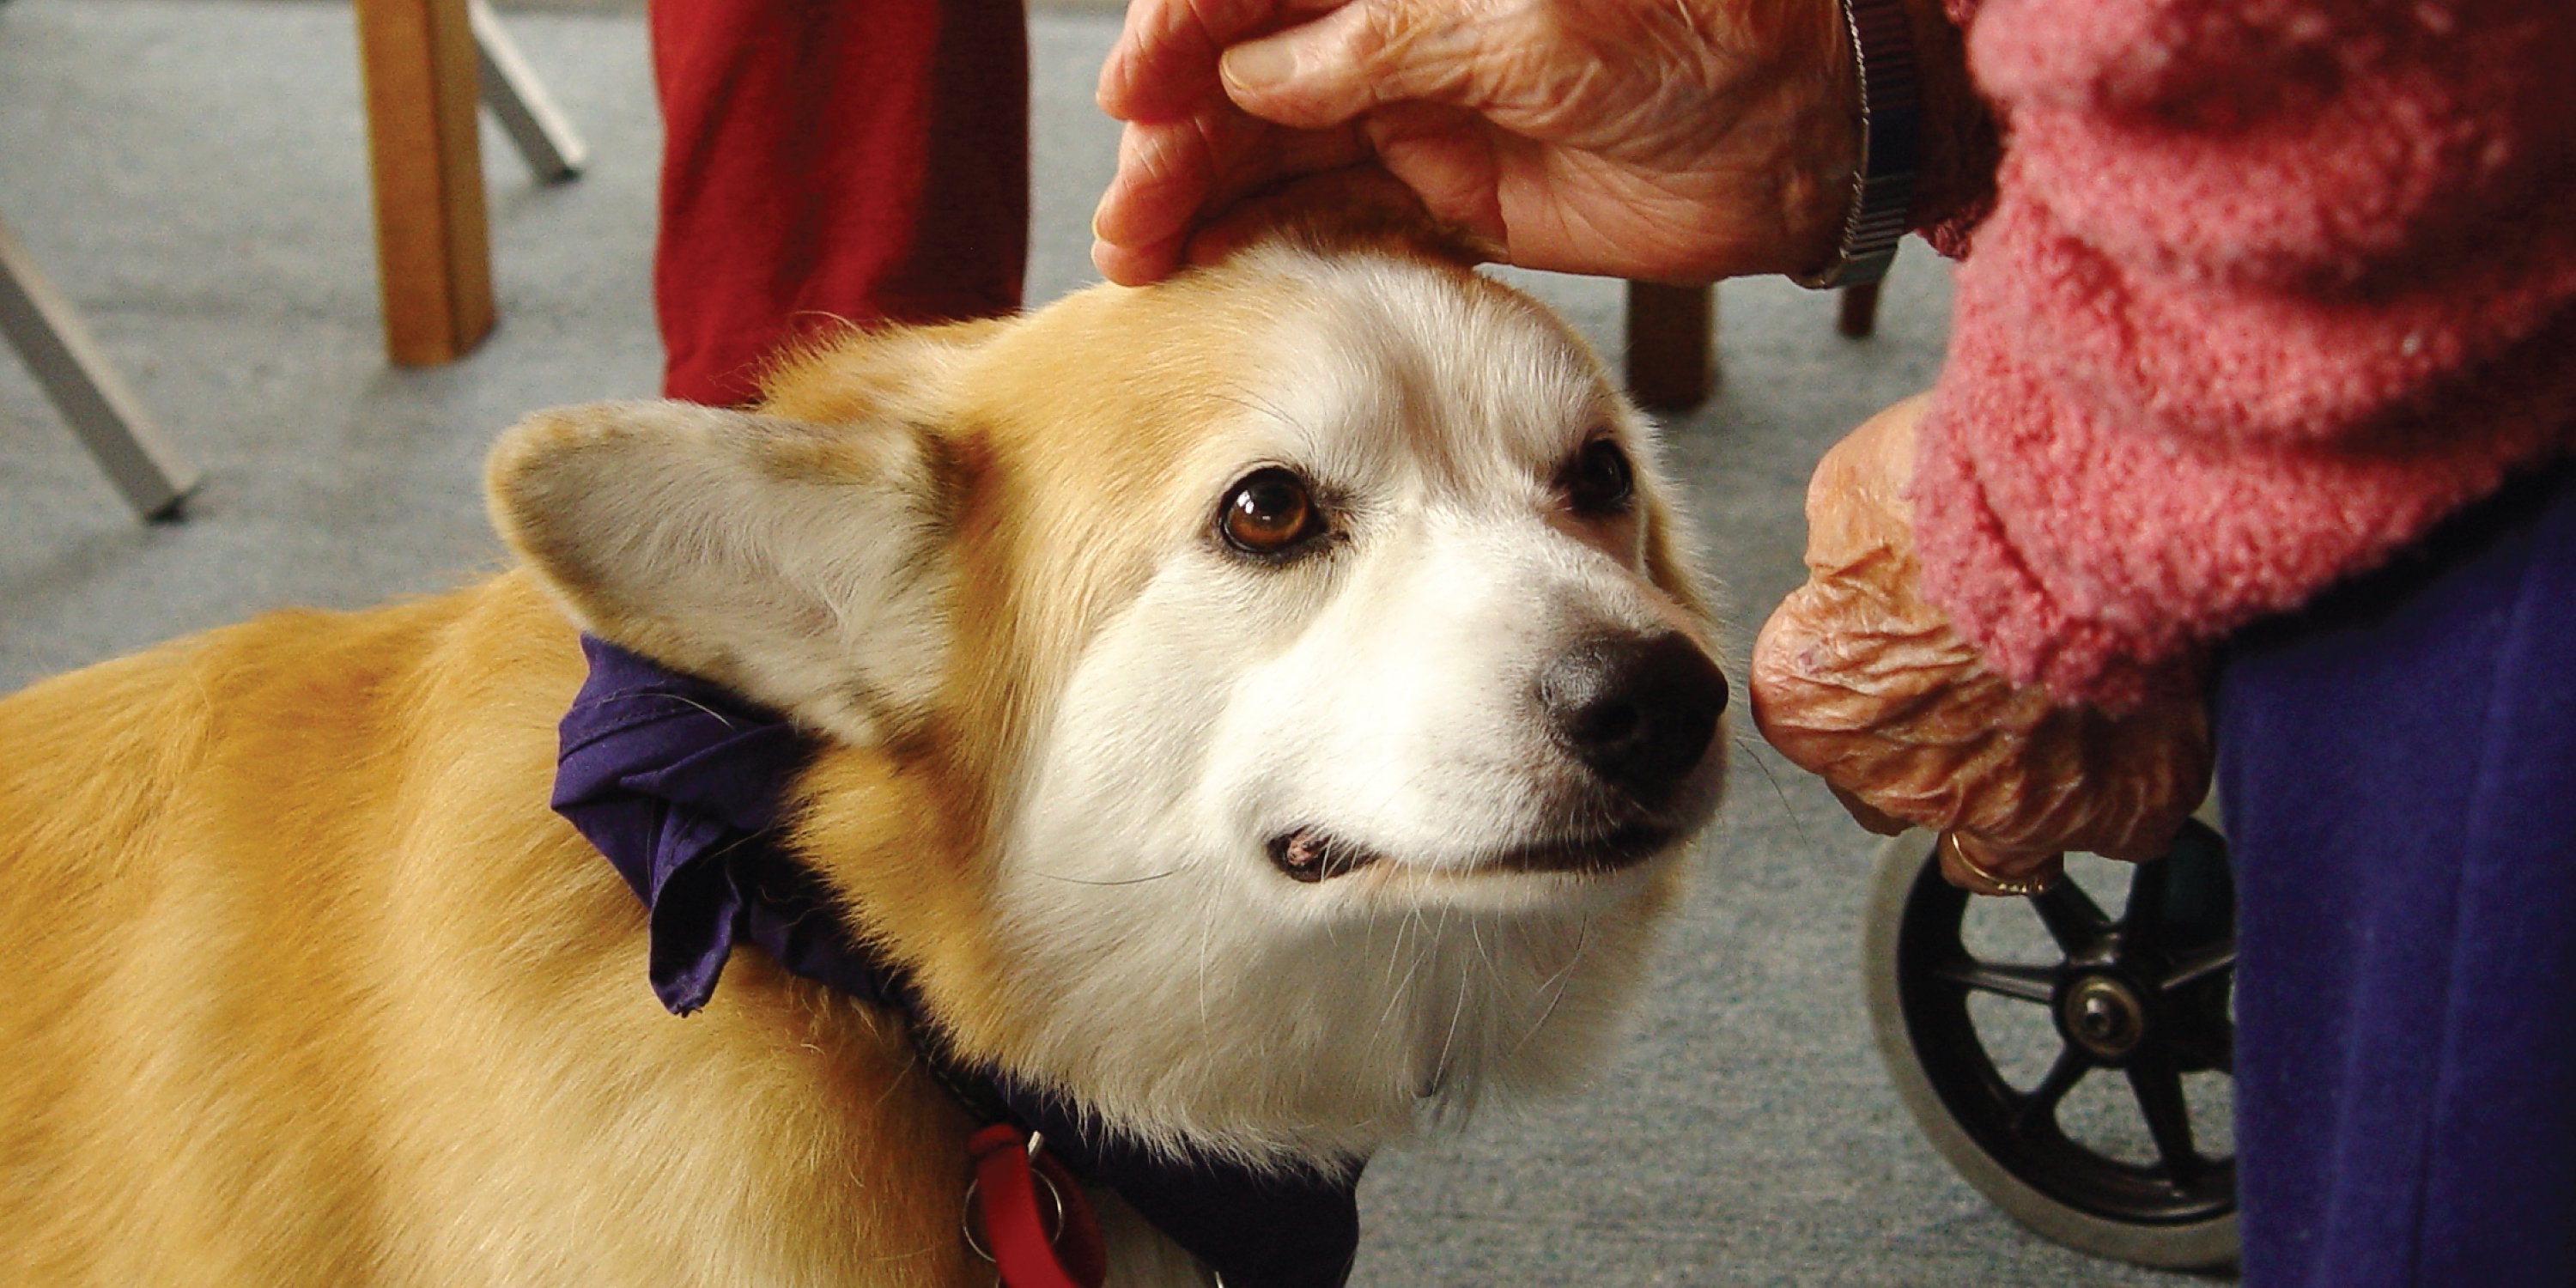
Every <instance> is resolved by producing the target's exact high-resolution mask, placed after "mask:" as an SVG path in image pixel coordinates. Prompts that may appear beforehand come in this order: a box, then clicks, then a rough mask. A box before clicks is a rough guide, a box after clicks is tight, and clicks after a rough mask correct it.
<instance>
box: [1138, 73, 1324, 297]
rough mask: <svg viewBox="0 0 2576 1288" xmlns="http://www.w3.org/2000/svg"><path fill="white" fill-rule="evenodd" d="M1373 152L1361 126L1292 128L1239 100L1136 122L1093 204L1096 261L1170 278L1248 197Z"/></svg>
mask: <svg viewBox="0 0 2576 1288" xmlns="http://www.w3.org/2000/svg"><path fill="white" fill-rule="evenodd" d="M1367 157H1368V149H1367V144H1366V143H1365V142H1364V141H1362V140H1361V138H1360V137H1359V134H1358V132H1357V131H1356V130H1341V131H1325V132H1311V131H1297V130H1282V129H1280V128H1279V127H1277V126H1273V125H1270V124H1268V123H1267V122H1262V121H1256V120H1254V119H1252V118H1251V117H1248V116H1245V115H1244V114H1243V113H1242V112H1240V111H1238V110H1236V109H1235V108H1234V107H1233V106H1232V105H1230V104H1226V105H1220V106H1217V107H1214V108H1210V109H1208V110H1207V111H1204V112H1201V113H1199V114H1198V115H1197V116H1195V117H1193V118H1191V119H1190V120H1188V121H1185V122H1178V123H1174V124H1167V125H1130V126H1128V127H1127V128H1126V130H1125V131H1124V132H1123V133H1122V135H1121V137H1120V139H1119V167H1118V174H1117V177H1116V178H1114V179H1112V180H1111V181H1110V185H1109V190H1108V191H1107V192H1106V193H1104V194H1102V196H1101V199H1100V205H1099V208H1098V209H1097V210H1095V211H1094V212H1093V216H1092V237H1093V246H1092V264H1093V266H1094V267H1097V268H1098V269H1099V270H1100V272H1101V275H1102V276H1104V277H1107V278H1108V279H1109V280H1110V281H1113V282H1117V283H1119V284H1121V285H1124V286H1142V285H1144V284H1146V283H1148V282H1153V281H1157V280H1160V279H1161V278H1163V277H1166V276H1168V275H1170V274H1171V273H1172V272H1173V271H1175V270H1176V269H1178V268H1179V267H1180V266H1181V265H1182V264H1183V263H1184V262H1186V258H1185V250H1186V248H1187V247H1188V246H1189V245H1190V242H1191V235H1192V232H1193V230H1195V229H1197V228H1200V227H1203V226H1205V225H1207V224H1208V223H1210V222H1212V221H1219V220H1222V219H1224V218H1225V217H1226V215H1227V212H1228V211H1230V210H1232V209H1233V208H1234V207H1235V206H1236V205H1237V204H1238V203H1240V202H1241V201H1242V200H1243V199H1244V198H1245V197H1247V196H1249V195H1252V194H1256V193H1261V192H1266V191H1269V190H1272V189H1275V188H1277V187H1278V186H1280V185H1281V184H1283V183H1286V182H1288V181H1290V180H1293V179H1296V178H1298V177H1300V176H1303V175H1309V174H1316V173H1320V172H1324V171H1329V170H1336V169H1343V168H1347V167H1349V166H1351V165H1353V164H1356V163H1358V162H1361V161H1364V160H1366V159H1367ZM1202 258H1203V257H1202Z"/></svg>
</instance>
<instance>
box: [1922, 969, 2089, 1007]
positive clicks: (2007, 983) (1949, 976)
mask: <svg viewBox="0 0 2576 1288" xmlns="http://www.w3.org/2000/svg"><path fill="white" fill-rule="evenodd" d="M2057 971H2058V968H2057V967H2055V966H2035V965H2031V964H2029V963H2025V962H1989V961H1979V960H1978V959H1976V958H1974V957H1959V958H1955V959H1953V960H1951V961H1948V962H1944V963H1942V964H1941V965H1940V966H1939V967H1937V968H1935V969H1934V970H1933V972H1932V974H1933V977H1934V978H1937V979H1946V980H1948V981H1950V982H1951V983H1953V984H1957V985H1959V986H1960V987H1962V988H1968V989H1973V990H1975V991H1977V992H1980V993H1992V994H1994V995H1995V996H1997V997H2009V998H2012V999H2014V1000H2016V1001H2022V1002H2037V1003H2039V1004H2040V1005H2042V1006H2045V1005H2047V1004H2048V1003H2049V1002H2050V1001H2052V1000H2054V999H2055V997H2056V996H2057Z"/></svg>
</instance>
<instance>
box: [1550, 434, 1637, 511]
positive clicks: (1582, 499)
mask: <svg viewBox="0 0 2576 1288" xmlns="http://www.w3.org/2000/svg"><path fill="white" fill-rule="evenodd" d="M1557 486H1558V487H1561V488H1563V489H1565V499H1566V500H1567V501H1568V502H1570V503H1571V504H1572V505H1573V506H1574V509H1575V512H1576V513H1578V514H1589V515H1612V514H1625V513H1627V510H1628V502H1629V501H1630V499H1632V498H1633V497H1634V496H1635V495H1636V491H1637V474H1636V471H1635V470H1634V469H1633V468H1631V467H1630V466H1629V464H1628V454H1627V453H1626V452H1624V451H1622V450H1620V448H1619V445H1618V444H1617V443H1615V442H1612V441H1611V440H1609V439H1606V438H1596V439H1593V440H1592V441H1591V442H1589V443H1585V444H1584V445H1583V449H1582V450H1581V451H1578V452H1576V453H1575V454H1574V459H1573V460H1570V461H1567V462H1566V463H1565V473H1564V474H1563V475H1561V476H1560V477H1559V478H1558V479H1557Z"/></svg>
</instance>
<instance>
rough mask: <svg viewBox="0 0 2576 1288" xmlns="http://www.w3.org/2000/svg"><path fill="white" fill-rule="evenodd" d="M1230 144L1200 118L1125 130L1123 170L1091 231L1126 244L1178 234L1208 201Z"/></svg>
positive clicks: (1093, 218)
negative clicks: (1226, 148) (1224, 150)
mask: <svg viewBox="0 0 2576 1288" xmlns="http://www.w3.org/2000/svg"><path fill="white" fill-rule="evenodd" d="M1228 143H1229V140H1226V139H1224V138H1223V137H1221V134H1220V132H1218V131H1212V130H1211V129H1209V128H1206V127H1204V126H1202V125H1201V124H1200V123H1199V122H1197V121H1194V120H1193V121H1182V122H1175V123H1170V124H1159V125H1129V126H1127V127H1126V128H1125V129H1123V130H1120V131H1119V133H1118V173H1117V174H1116V175H1114V176H1113V177H1111V179H1110V180H1109V188H1108V190H1107V191H1106V192H1103V193H1102V194H1101V196H1100V205H1099V206H1098V207H1097V208H1096V209H1094V210H1093V211H1092V215H1091V235H1092V236H1093V237H1095V238H1098V239H1099V240H1101V241H1105V242H1109V243H1111V244H1113V245H1120V246H1148V245H1151V244H1153V243H1155V242H1159V241H1168V240H1170V239H1172V238H1174V237H1177V236H1178V235H1179V234H1180V232H1181V230H1182V229H1184V228H1186V227H1188V226H1189V223H1190V220H1191V217H1192V216H1193V215H1195V214H1196V213H1197V212H1198V210H1199V207H1200V206H1201V205H1203V204H1204V203H1205V202H1206V201H1207V199H1208V194H1209V192H1210V190H1211V189H1212V188H1213V187H1214V186H1215V183H1216V174H1217V170H1218V167H1219V166H1220V165H1221V164H1222V163H1223V162H1222V160H1221V158H1220V157H1219V156H1218V152H1219V150H1220V149H1222V148H1224V147H1226V146H1227V145H1228Z"/></svg>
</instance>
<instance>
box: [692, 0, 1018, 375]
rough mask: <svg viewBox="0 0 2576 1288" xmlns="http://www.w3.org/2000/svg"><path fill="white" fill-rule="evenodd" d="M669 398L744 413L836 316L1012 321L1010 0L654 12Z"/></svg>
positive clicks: (1013, 10) (1014, 225)
mask: <svg viewBox="0 0 2576 1288" xmlns="http://www.w3.org/2000/svg"><path fill="white" fill-rule="evenodd" d="M649 15H650V21H651V24H652V34H653V74H654V81H655V85H656V88H657V89H658V91H659V92H660V95H661V100H662V122H663V138H664V142H663V148H662V232H661V242H660V244H659V246H658V247H657V248H656V250H655V253H654V264H653V300H654V307H655V309H656V311H657V312H658V314H659V316H660V318H661V325H662V347H663V353H664V355H665V359H666V365H665V367H664V376H663V391H664V392H665V393H666V394H668V395H670V396H671V397H674V398H685V399H688V400H691V401H693V402H706V403H738V402H744V401H748V400H749V399H750V398H751V397H752V396H753V394H754V393H755V392H756V388H755V386H756V382H757V378H758V375H759V371H760V364H761V362H762V360H763V359H764V358H766V357H767V356H768V355H769V354H770V353H772V352H773V351H774V350H776V349H777V348H778V347H779V346H780V345H781V344H783V343H786V342H790V341H793V340H796V339H800V338H803V337H807V336H811V335H813V334H815V333H817V332H819V331H825V330H828V329H830V328H832V327H833V326H835V325H837V324H838V323H839V322H841V321H843V320H847V321H853V322H873V321H877V320H880V319H888V320H895V321H906V322H915V321H933V320H938V319H945V318H962V317H975V316H981V315H985V314H991V313H1000V312H1007V311H1009V310H1011V309H1014V308H1017V307H1018V306H1019V303H1020V277H1021V273H1022V271H1023V269H1024V267H1025V265H1026V261H1027V258H1028V222H1029V177H1028V176H1029V162H1028V28H1027V25H1026V18H1025V15H1024V12H1023V10H1022V8H1021V5H1020V0H653V3H652V5H651V7H650V9H649Z"/></svg>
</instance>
